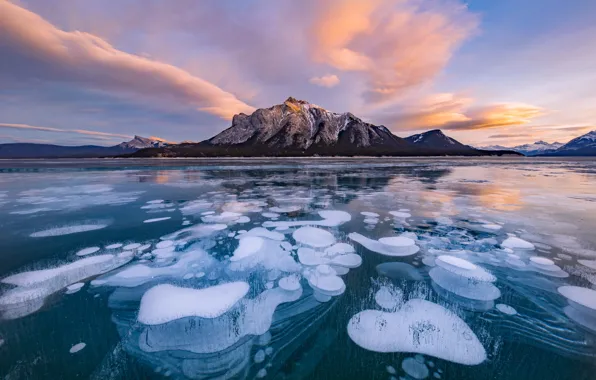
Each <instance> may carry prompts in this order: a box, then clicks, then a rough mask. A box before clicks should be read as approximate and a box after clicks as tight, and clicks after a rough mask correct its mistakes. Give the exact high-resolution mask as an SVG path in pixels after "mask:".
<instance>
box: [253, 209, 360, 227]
mask: <svg viewBox="0 0 596 380" xmlns="http://www.w3.org/2000/svg"><path fill="white" fill-rule="evenodd" d="M319 215H320V216H321V217H322V218H323V220H298V221H266V222H264V223H263V227H284V228H290V227H298V226H323V227H337V226H339V225H340V224H343V223H345V222H349V221H350V220H351V219H352V216H351V215H350V214H349V213H347V212H345V211H338V210H321V211H319Z"/></svg>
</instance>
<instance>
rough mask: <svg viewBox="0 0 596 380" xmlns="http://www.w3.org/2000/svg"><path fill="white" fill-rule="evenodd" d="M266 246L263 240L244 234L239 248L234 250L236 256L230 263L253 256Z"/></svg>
mask: <svg viewBox="0 0 596 380" xmlns="http://www.w3.org/2000/svg"><path fill="white" fill-rule="evenodd" d="M264 244H265V240H264V239H263V238H261V237H258V236H247V235H246V234H244V235H242V239H240V241H239V242H238V248H236V250H234V255H233V256H232V257H231V258H230V261H238V260H242V259H244V258H247V257H249V256H252V255H254V254H256V253H257V252H259V251H260V250H261V248H263V245H264Z"/></svg>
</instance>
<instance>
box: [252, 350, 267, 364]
mask: <svg viewBox="0 0 596 380" xmlns="http://www.w3.org/2000/svg"><path fill="white" fill-rule="evenodd" d="M265 357H266V356H265V351H263V350H259V351H257V353H256V354H255V357H254V361H255V363H262V362H264V361H265Z"/></svg>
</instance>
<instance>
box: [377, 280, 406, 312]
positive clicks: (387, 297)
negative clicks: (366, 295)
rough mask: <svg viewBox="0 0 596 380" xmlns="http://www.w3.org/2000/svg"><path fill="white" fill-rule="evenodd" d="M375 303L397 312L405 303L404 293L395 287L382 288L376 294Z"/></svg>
mask: <svg viewBox="0 0 596 380" xmlns="http://www.w3.org/2000/svg"><path fill="white" fill-rule="evenodd" d="M375 302H376V303H377V305H379V306H380V307H382V308H383V309H385V310H391V311H393V310H395V309H397V307H398V306H400V305H401V304H402V302H403V292H402V291H401V289H397V288H394V287H388V286H381V288H380V289H379V290H378V291H377V292H376V293H375Z"/></svg>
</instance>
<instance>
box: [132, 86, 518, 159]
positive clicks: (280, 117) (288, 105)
mask: <svg viewBox="0 0 596 380" xmlns="http://www.w3.org/2000/svg"><path fill="white" fill-rule="evenodd" d="M502 154H517V153H515V152H512V151H486V150H479V149H475V148H473V147H470V146H467V145H464V144H461V143H459V142H457V141H456V140H454V139H452V138H450V137H447V136H445V135H444V134H443V132H441V131H440V130H433V131H429V132H426V133H422V134H419V135H415V136H411V137H408V138H405V139H404V138H401V137H398V136H395V135H394V134H393V133H391V131H389V129H387V128H386V127H384V126H377V125H373V124H370V123H366V122H364V121H362V120H361V119H359V118H358V117H356V116H354V115H353V114H352V113H349V112H346V113H335V112H330V111H327V110H326V109H324V108H322V107H319V106H317V105H314V104H311V103H308V102H306V101H303V100H297V99H294V98H292V97H290V98H288V99H287V100H286V101H285V102H283V103H282V104H278V105H275V106H273V107H270V108H262V109H258V110H256V111H255V112H253V113H252V114H251V115H246V114H243V113H241V114H238V115H235V116H234V118H233V120H232V126H231V127H229V128H228V129H226V130H224V131H223V132H221V133H219V134H218V135H216V136H214V137H212V138H211V139H209V140H206V141H203V142H200V143H189V144H178V145H171V146H165V147H161V148H158V149H151V148H150V149H143V150H140V151H138V152H136V153H134V154H132V155H131V156H132V157H215V156H237V157H238V156H260V157H263V156H436V155H439V156H440V155H463V156H485V155H502Z"/></svg>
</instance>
